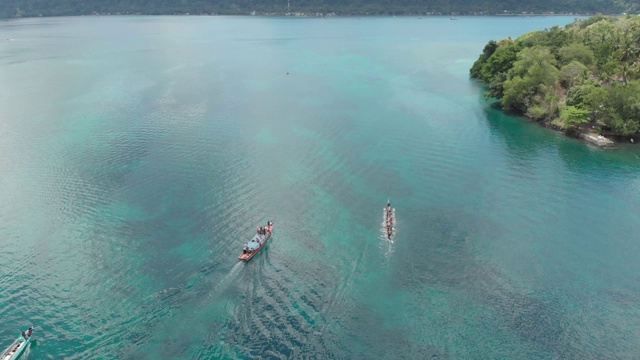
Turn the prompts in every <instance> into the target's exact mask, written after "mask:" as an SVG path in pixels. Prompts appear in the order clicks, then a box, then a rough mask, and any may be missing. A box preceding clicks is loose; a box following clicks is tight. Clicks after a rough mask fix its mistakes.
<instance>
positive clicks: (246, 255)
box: [238, 222, 273, 261]
mask: <svg viewBox="0 0 640 360" xmlns="http://www.w3.org/2000/svg"><path fill="white" fill-rule="evenodd" d="M265 229H266V230H267V235H266V238H265V239H264V242H263V243H262V245H260V246H259V247H258V248H256V249H255V250H253V252H251V253H244V252H243V253H242V254H240V256H238V260H242V261H249V260H251V258H253V257H254V256H255V255H256V254H257V253H258V252H259V251H260V250H262V248H263V247H265V246H266V245H267V241H269V239H271V234H273V222H271V225H269V226H267V227H265Z"/></svg>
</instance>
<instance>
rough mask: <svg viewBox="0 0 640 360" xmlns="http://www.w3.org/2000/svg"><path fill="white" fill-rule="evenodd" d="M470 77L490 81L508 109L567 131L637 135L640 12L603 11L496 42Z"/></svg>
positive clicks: (639, 116)
mask: <svg viewBox="0 0 640 360" xmlns="http://www.w3.org/2000/svg"><path fill="white" fill-rule="evenodd" d="M506 54H509V56H506ZM514 58H515V59H514ZM470 76H471V77H472V78H476V79H479V80H482V81H485V82H487V83H489V92H488V94H487V96H489V97H494V98H497V99H499V100H500V104H501V105H502V108H503V109H504V110H506V111H511V112H514V113H517V114H521V115H526V116H528V117H530V118H532V119H535V120H537V121H539V122H541V123H544V124H547V125H554V126H557V127H560V128H563V129H567V130H568V129H573V128H578V127H581V126H583V125H586V124H589V125H591V126H592V127H594V128H596V129H598V130H600V131H605V132H608V133H610V134H612V135H620V136H630V135H634V134H636V133H637V132H638V131H640V17H638V16H634V17H632V16H626V17H615V18H614V17H608V16H596V17H592V18H589V19H584V20H576V21H575V22H573V23H572V24H569V25H567V26H565V27H564V28H559V27H554V28H552V29H545V30H543V31H535V32H532V33H529V34H525V35H523V36H521V37H519V38H518V39H516V40H511V39H505V40H502V41H499V42H496V41H494V40H491V41H489V43H488V44H487V46H485V49H484V50H483V52H482V54H481V55H480V56H479V58H478V60H477V61H476V62H475V63H474V64H473V67H472V68H471V70H470Z"/></svg>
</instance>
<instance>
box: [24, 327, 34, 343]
mask: <svg viewBox="0 0 640 360" xmlns="http://www.w3.org/2000/svg"><path fill="white" fill-rule="evenodd" d="M31 334H33V326H30V327H29V330H27V332H24V331H23V332H22V338H23V339H25V340H27V339H28V338H30V337H31Z"/></svg>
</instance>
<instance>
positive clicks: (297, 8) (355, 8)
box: [0, 0, 640, 18]
mask: <svg viewBox="0 0 640 360" xmlns="http://www.w3.org/2000/svg"><path fill="white" fill-rule="evenodd" d="M253 11H255V12H256V14H259V15H262V14H278V15H283V14H285V13H287V12H288V11H290V12H292V13H301V12H302V13H306V14H309V13H318V12H319V13H323V14H327V13H335V14H337V15H427V14H445V15H449V14H452V13H453V14H457V15H472V14H477V15H495V14H522V13H537V14H541V13H562V14H568V13H573V14H596V13H602V14H620V13H623V12H626V13H638V12H640V5H639V4H638V1H637V0H531V1H522V0H418V1H416V0H366V1H365V0H290V7H289V8H287V0H2V1H0V18H19V17H34V16H68V15H91V14H98V13H99V14H146V15H160V14H187V13H189V14H220V15H248V14H250V13H252V12H253Z"/></svg>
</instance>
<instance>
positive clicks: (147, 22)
mask: <svg viewBox="0 0 640 360" xmlns="http://www.w3.org/2000/svg"><path fill="white" fill-rule="evenodd" d="M571 21H573V19H572V18H568V17H546V18H543V17H538V18H489V17H486V18H465V17H463V18H461V19H460V21H450V20H449V19H448V18H447V17H441V18H439V17H424V18H420V19H419V18H330V19H318V18H306V19H294V18H258V17H253V18H227V17H84V18H51V19H47V18H43V19H24V20H19V21H4V22H0V39H2V41H0V204H1V205H0V244H2V256H0V292H1V296H0V320H1V323H2V327H0V347H2V348H4V346H8V345H9V343H10V342H11V341H12V340H13V339H14V338H15V337H17V335H18V334H19V332H20V331H22V330H23V329H25V328H26V327H27V326H28V325H30V324H33V325H34V327H35V329H36V331H35V335H34V336H35V337H34V340H35V341H34V343H33V344H32V347H31V349H30V350H31V352H30V354H29V356H28V358H29V359H36V360H37V359H63V358H64V359H212V358H221V359H234V358H236V359H248V358H274V359H276V358H282V359H284V358H318V359H348V358H351V359H427V358H428V359H498V358H499V359H605V358H609V359H611V358H620V359H632V358H637V356H638V354H640V262H639V261H638V254H640V239H639V238H638V234H640V215H639V214H640V212H639V211H638V209H640V148H637V147H626V146H623V147H622V148H620V149H618V150H615V151H601V150H598V149H594V148H591V147H588V146H586V145H585V144H583V143H581V142H579V141H576V140H572V139H568V138H565V137H563V136H561V135H558V134H555V133H553V132H550V131H548V130H545V129H541V128H538V127H537V126H535V125H533V124H530V123H527V122H526V121H523V120H521V119H517V118H513V117H510V116H506V115H503V114H501V113H500V112H498V111H497V110H494V109H493V108H492V107H491V106H490V104H489V103H488V102H487V101H485V100H484V99H483V96H482V87H481V86H480V85H479V84H476V83H474V82H473V81H471V80H469V79H468V69H469V68H470V67H471V64H472V63H473V61H474V60H475V59H476V58H477V56H478V54H479V53H480V52H481V51H482V48H483V46H484V45H485V44H486V42H487V41H488V40H491V39H495V40H499V39H502V38H505V37H507V36H512V37H517V36H519V35H521V34H524V33H526V32H529V31H533V30H541V29H544V28H550V27H551V26H554V25H564V24H567V23H569V22H571ZM387 199H391V202H392V205H393V206H394V207H395V208H396V219H397V232H396V234H395V235H394V238H393V242H389V241H388V240H386V239H385V236H384V229H383V211H382V210H383V207H384V206H385V205H386V202H387ZM267 220H273V221H274V222H275V233H274V236H273V237H272V239H271V240H270V241H269V243H268V245H267V247H266V248H265V249H264V250H263V251H261V252H260V253H259V254H258V255H257V256H256V257H254V258H253V260H251V261H250V262H248V263H239V262H238V261H237V260H236V257H237V256H238V255H239V253H240V252H241V246H242V244H243V243H244V242H245V241H246V240H248V239H250V238H251V237H252V236H253V234H254V232H255V229H256V227H257V226H259V225H264V224H266V221H267ZM3 344H6V345H3Z"/></svg>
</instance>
